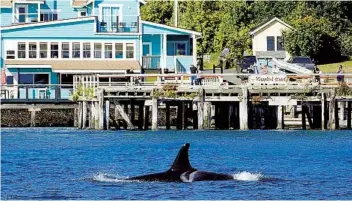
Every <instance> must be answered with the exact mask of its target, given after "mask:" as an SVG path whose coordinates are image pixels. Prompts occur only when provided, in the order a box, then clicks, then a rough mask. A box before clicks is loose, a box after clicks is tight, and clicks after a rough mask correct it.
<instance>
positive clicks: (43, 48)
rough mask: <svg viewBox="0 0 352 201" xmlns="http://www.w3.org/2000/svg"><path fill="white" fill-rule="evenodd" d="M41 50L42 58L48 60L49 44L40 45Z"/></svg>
mask: <svg viewBox="0 0 352 201" xmlns="http://www.w3.org/2000/svg"><path fill="white" fill-rule="evenodd" d="M39 50H40V51H39V54H40V58H48V43H40V44H39Z"/></svg>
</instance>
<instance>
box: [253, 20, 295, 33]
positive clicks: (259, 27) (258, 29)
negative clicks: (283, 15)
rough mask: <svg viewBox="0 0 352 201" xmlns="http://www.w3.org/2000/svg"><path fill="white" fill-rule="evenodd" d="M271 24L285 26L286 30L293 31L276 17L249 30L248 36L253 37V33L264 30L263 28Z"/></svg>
mask: <svg viewBox="0 0 352 201" xmlns="http://www.w3.org/2000/svg"><path fill="white" fill-rule="evenodd" d="M273 22H279V23H281V24H283V25H284V26H286V27H287V28H290V29H293V27H292V26H291V25H289V24H287V23H286V22H284V21H282V20H281V19H279V18H277V17H274V18H273V19H270V20H267V21H264V22H262V23H260V24H259V25H258V26H256V27H254V28H253V29H251V31H250V32H249V33H250V35H254V34H255V33H257V32H258V31H260V30H262V29H264V28H265V27H267V26H268V25H270V24H272V23H273Z"/></svg>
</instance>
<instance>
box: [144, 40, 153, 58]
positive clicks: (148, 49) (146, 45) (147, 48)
mask: <svg viewBox="0 0 352 201" xmlns="http://www.w3.org/2000/svg"><path fill="white" fill-rule="evenodd" d="M151 46H152V45H151V44H150V43H143V56H151V55H152V47H151Z"/></svg>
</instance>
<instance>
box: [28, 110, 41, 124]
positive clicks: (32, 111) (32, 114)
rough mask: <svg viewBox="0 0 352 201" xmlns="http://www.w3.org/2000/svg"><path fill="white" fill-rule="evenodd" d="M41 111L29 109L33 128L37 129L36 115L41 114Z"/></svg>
mask: <svg viewBox="0 0 352 201" xmlns="http://www.w3.org/2000/svg"><path fill="white" fill-rule="evenodd" d="M40 110H41V109H40V108H30V109H28V111H29V112H30V113H31V125H30V126H31V127H35V126H36V124H35V115H36V112H39V111H40Z"/></svg>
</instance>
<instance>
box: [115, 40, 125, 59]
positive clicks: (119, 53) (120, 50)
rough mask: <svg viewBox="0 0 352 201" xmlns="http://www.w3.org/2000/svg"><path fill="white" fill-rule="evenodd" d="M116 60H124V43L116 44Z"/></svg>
mask: <svg viewBox="0 0 352 201" xmlns="http://www.w3.org/2000/svg"><path fill="white" fill-rule="evenodd" d="M115 58H117V59H122V58H123V43H115Z"/></svg>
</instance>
